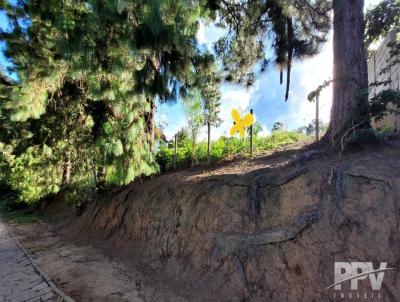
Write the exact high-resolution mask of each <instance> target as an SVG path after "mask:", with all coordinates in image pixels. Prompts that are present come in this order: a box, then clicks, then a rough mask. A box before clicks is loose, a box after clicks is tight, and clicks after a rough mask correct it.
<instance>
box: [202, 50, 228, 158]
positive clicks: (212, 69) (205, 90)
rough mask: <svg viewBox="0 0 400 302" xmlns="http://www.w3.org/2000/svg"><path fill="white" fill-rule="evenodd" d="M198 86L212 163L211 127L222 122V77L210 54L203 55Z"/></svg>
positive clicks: (208, 156)
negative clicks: (220, 113)
mask: <svg viewBox="0 0 400 302" xmlns="http://www.w3.org/2000/svg"><path fill="white" fill-rule="evenodd" d="M198 72H199V74H198V80H197V83H196V84H197V86H199V89H200V91H201V98H202V107H203V123H204V124H205V125H206V126H207V160H208V161H210V160H211V158H210V151H211V127H217V126H219V125H220V124H221V122H222V120H221V118H220V117H219V112H220V106H221V102H220V100H221V91H220V84H221V76H220V72H219V70H218V67H217V65H216V63H215V62H214V57H213V56H212V55H211V54H210V53H206V54H205V55H203V66H201V68H200V67H198Z"/></svg>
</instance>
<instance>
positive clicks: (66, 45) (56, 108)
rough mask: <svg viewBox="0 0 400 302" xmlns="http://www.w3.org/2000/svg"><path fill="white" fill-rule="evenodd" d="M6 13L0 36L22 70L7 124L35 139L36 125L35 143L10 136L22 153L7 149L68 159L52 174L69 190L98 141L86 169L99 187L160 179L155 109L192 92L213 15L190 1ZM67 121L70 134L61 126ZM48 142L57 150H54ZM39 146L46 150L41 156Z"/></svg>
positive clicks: (29, 4)
mask: <svg viewBox="0 0 400 302" xmlns="http://www.w3.org/2000/svg"><path fill="white" fill-rule="evenodd" d="M2 4H3V5H4V9H5V10H6V13H7V16H8V18H9V21H10V30H9V31H2V32H0V38H1V39H2V40H4V41H6V43H7V49H6V51H5V55H6V56H7V57H8V58H9V59H10V60H11V61H12V63H13V65H12V68H11V69H10V70H9V72H15V73H16V74H17V75H18V81H17V83H15V85H13V86H12V88H11V91H7V96H6V97H5V99H4V100H2V103H1V104H0V107H1V109H0V110H1V113H2V118H5V119H6V120H7V122H9V123H13V126H12V127H10V128H13V129H19V128H23V127H27V129H31V130H32V128H31V125H33V124H35V127H34V129H35V131H32V132H30V134H29V135H28V136H32V137H31V138H29V139H28V138H27V139H24V140H18V139H17V136H18V135H20V133H12V132H13V131H11V130H10V132H9V133H8V134H9V135H8V136H10V137H13V138H8V142H14V143H15V144H14V145H13V144H6V145H7V146H12V148H13V150H14V151H11V152H12V154H11V155H12V156H14V154H15V152H17V151H16V150H19V151H18V152H19V154H20V155H21V156H23V155H24V154H25V153H24V152H27V151H28V150H31V149H30V148H31V147H34V148H35V150H37V151H35V152H39V151H40V150H41V151H40V152H42V151H43V150H47V151H49V150H51V154H53V155H54V154H56V153H57V152H60V150H64V151H65V152H64V153H63V154H61V155H60V160H59V161H57V164H54V165H53V167H55V168H54V171H55V173H56V174H55V175H53V178H54V179H57V181H56V182H55V183H56V187H60V186H62V183H63V182H64V184H66V183H68V182H69V179H70V178H71V176H70V175H71V173H72V174H74V173H80V172H79V171H78V170H77V169H75V170H76V171H74V167H75V168H79V167H81V166H80V165H79V164H78V162H79V161H82V160H84V159H85V158H84V156H83V153H84V152H80V151H81V150H82V149H81V148H82V146H81V143H80V142H81V141H82V138H83V137H85V135H86V133H87V131H89V134H90V135H89V136H90V138H89V139H87V138H85V141H88V142H89V144H88V146H87V147H88V148H89V150H90V156H89V158H86V159H87V160H88V161H90V162H92V163H93V165H94V166H95V167H96V172H95V173H94V174H95V178H96V179H99V178H103V180H107V181H108V182H112V183H117V184H123V183H128V182H129V181H131V180H132V179H134V177H136V176H138V175H143V174H144V175H148V174H150V173H153V172H155V171H156V170H157V166H156V163H155V160H154V156H153V153H152V143H153V137H154V135H153V133H154V108H155V100H157V99H158V100H160V101H161V102H164V101H171V100H175V99H177V98H178V97H179V96H185V95H186V94H187V93H188V90H190V89H192V88H191V87H192V86H193V83H194V81H195V74H196V64H197V60H198V57H199V50H198V49H197V48H196V43H195V35H196V32H197V27H198V21H197V20H198V19H199V17H200V16H201V15H202V14H203V12H204V10H203V9H202V7H201V3H199V2H195V3H193V5H192V6H190V7H188V6H187V5H186V4H187V3H186V1H183V0H179V1H173V2H171V1H169V0H148V1H139V2H138V1H136V2H135V1H123V0H122V1H106V0H93V1H69V0H61V1H46V2H43V1H38V0H32V1H18V2H16V4H15V3H14V4H10V3H9V2H2ZM4 79H5V78H4V77H1V82H0V84H1V85H2V87H3V88H4V87H5V86H6V84H7V83H6V82H7V81H3V80H4ZM2 91H3V89H2ZM2 96H3V94H2ZM3 113H4V114H3ZM65 118H68V122H67V125H65V127H64V128H62V127H61V125H57V124H56V122H57V119H58V120H59V121H61V120H63V119H65ZM81 120H82V121H84V123H83V124H81V123H80V121H81ZM70 122H71V123H72V124H71V123H70ZM70 125H73V126H75V128H74V129H70V128H68V127H70ZM60 127H61V128H62V129H60ZM44 128H45V130H43V131H42V130H39V129H44ZM51 130H54V131H51ZM72 130H74V131H75V132H76V135H75V134H74V133H75V132H74V131H72ZM27 131H28V132H29V130H27ZM46 131H47V132H46ZM14 132H15V131H14ZM43 133H47V134H48V135H49V137H51V138H52V141H54V143H52V144H48V138H45V139H44V138H43V137H44V134H43ZM71 135H72V137H71ZM74 135H75V136H76V138H75V137H74ZM34 141H37V142H39V145H35V146H32V145H31V144H33V142H34ZM2 142H3V138H2ZM17 142H18V143H17ZM60 142H68V143H66V146H68V148H64V149H63V148H62V147H60ZM3 144H4V143H3ZM22 145H23V146H22ZM7 150H9V149H7ZM47 153H49V152H47ZM74 156H77V157H78V158H74ZM61 159H62V160H61ZM86 159H85V161H86ZM39 160H40V159H39ZM42 163H44V164H46V161H44V162H42ZM48 163H49V162H48ZM56 165H58V167H56ZM63 168H64V169H63ZM71 169H72V171H71ZM35 171H36V172H32V173H33V174H35V173H38V170H35ZM49 175H50V174H49Z"/></svg>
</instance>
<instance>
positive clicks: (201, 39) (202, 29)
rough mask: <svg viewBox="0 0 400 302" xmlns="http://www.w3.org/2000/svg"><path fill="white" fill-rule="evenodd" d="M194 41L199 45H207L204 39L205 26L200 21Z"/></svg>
mask: <svg viewBox="0 0 400 302" xmlns="http://www.w3.org/2000/svg"><path fill="white" fill-rule="evenodd" d="M196 39H197V42H198V43H199V44H207V43H208V41H207V38H206V26H205V25H204V22H202V21H200V23H199V29H198V30H197V34H196Z"/></svg>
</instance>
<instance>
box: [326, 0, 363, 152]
mask: <svg viewBox="0 0 400 302" xmlns="http://www.w3.org/2000/svg"><path fill="white" fill-rule="evenodd" d="M363 6H364V1H363V0H351V1H350V0H334V1H333V13H334V16H333V103H332V109H331V124H330V127H329V129H328V131H327V134H326V136H325V139H329V141H330V142H331V144H332V146H333V147H334V148H337V147H340V146H341V143H342V142H343V141H345V139H346V137H347V136H348V135H349V134H350V133H352V132H353V131H356V130H358V129H360V128H366V127H370V121H369V118H368V95H367V93H366V92H367V89H368V73H367V59H366V55H365V47H364V15H363Z"/></svg>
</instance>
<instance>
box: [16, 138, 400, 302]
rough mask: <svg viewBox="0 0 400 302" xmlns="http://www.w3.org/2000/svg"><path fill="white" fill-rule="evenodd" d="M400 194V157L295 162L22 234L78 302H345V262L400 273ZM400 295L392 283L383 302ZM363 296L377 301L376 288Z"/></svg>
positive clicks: (199, 182)
mask: <svg viewBox="0 0 400 302" xmlns="http://www.w3.org/2000/svg"><path fill="white" fill-rule="evenodd" d="M399 192H400V148H399V147H398V145H397V146H390V147H381V148H379V149H377V150H369V151H365V152H363V153H353V154H348V155H345V156H342V157H339V156H335V157H333V156H327V155H324V154H321V153H319V152H316V151H307V150H292V151H284V152H277V153H275V154H273V155H266V156H260V157H257V158H255V159H250V160H237V161H233V162H231V163H226V164H221V165H220V166H218V167H214V168H199V169H197V170H192V171H180V172H174V173H168V174H164V175H161V176H157V177H154V178H153V179H151V180H146V181H144V182H139V181H138V182H135V183H132V184H130V185H128V186H126V187H124V188H119V189H117V190H114V191H112V192H108V193H107V194H106V195H104V196H102V197H101V198H100V199H99V200H97V201H96V202H93V203H91V204H89V205H88V207H87V209H86V210H85V211H84V213H83V214H82V215H81V216H79V217H77V218H74V219H72V220H70V221H68V223H65V222H64V223H63V224H58V225H57V226H58V227H59V229H58V231H57V232H58V235H57V236H60V237H54V235H52V232H50V231H49V230H45V229H41V230H39V231H38V230H37V229H32V231H31V235H30V236H29V235H27V230H26V227H25V230H22V229H20V232H19V233H18V229H15V231H16V233H17V234H19V236H20V237H21V238H23V237H24V236H25V239H22V241H23V243H24V244H25V245H27V248H28V249H29V250H31V251H33V252H34V253H35V255H36V257H37V258H38V259H39V261H40V264H41V265H43V266H44V269H45V270H47V271H48V273H49V275H50V276H51V277H53V276H54V277H55V278H59V280H55V281H56V283H57V281H59V282H61V284H58V285H61V288H62V289H63V290H65V292H66V293H68V294H70V295H71V296H72V297H74V296H75V298H77V300H78V301H100V300H101V299H100V298H99V297H102V298H103V299H104V300H103V301H136V300H135V299H137V301H336V300H339V298H334V294H336V297H340V295H338V294H340V292H343V293H344V294H345V295H347V294H348V292H349V289H350V282H347V283H344V284H343V285H342V291H335V290H334V289H333V288H330V289H326V287H327V286H329V285H331V284H332V283H334V263H335V261H346V262H351V261H362V262H363V261H367V262H373V264H374V268H377V267H379V264H380V262H388V267H389V266H390V267H395V268H398V269H400V234H399V230H400V229H399V222H400V221H399V217H400V212H399V207H400V200H399V199H400V197H399ZM46 211H47V215H48V216H49V217H60V214H61V215H62V214H64V215H65V214H66V211H71V210H66V207H65V206H59V205H57V204H49V205H48V207H47V210H46ZM36 227H37V226H36ZM36 227H33V228H36ZM41 228H46V227H45V226H41ZM35 233H36V234H39V238H35V237H34V236H33V234H35ZM30 237H31V238H30ZM60 238H62V240H60ZM52 240H55V241H54V242H52ZM65 240H70V241H69V242H68V241H65ZM61 242H64V243H61ZM87 243H90V244H91V245H92V246H88V245H86V244H87ZM49 251H50V252H49ZM100 251H101V252H100ZM106 255H107V256H106ZM66 261H67V262H68V263H69V264H68V263H66ZM71 263H76V264H74V265H76V266H78V267H79V269H78V268H74V265H72V266H71ZM63 270H70V271H64V272H63ZM118 287H120V290H116V291H115V293H113V292H111V291H114V289H115V288H118ZM110 288H112V289H110ZM398 289H400V279H399V278H398V273H397V272H396V271H391V272H387V273H386V274H385V275H384V280H383V283H382V289H381V290H380V291H379V293H380V299H379V301H399V300H400V292H399V290H398ZM71 290H74V291H75V292H71ZM359 292H360V293H363V294H364V293H367V294H368V295H370V294H371V293H372V290H371V285H370V283H369V279H368V278H366V279H365V280H363V281H360V282H359ZM374 293H375V294H376V293H377V292H374ZM94 297H97V298H98V299H97V300H96V299H95V298H94ZM375 297H377V295H375ZM353 300H354V298H353ZM370 300H372V299H368V300H367V301H370ZM364 301H365V299H364ZM372 301H373V300H372Z"/></svg>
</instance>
